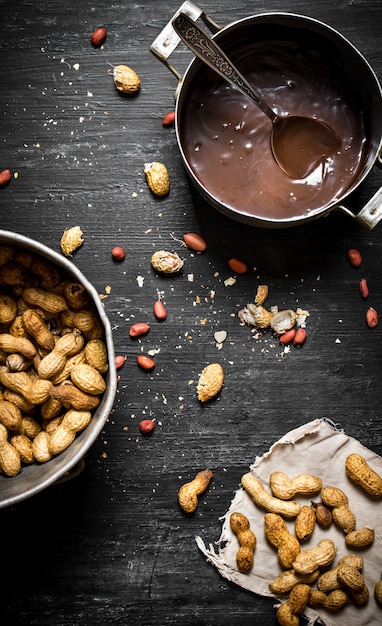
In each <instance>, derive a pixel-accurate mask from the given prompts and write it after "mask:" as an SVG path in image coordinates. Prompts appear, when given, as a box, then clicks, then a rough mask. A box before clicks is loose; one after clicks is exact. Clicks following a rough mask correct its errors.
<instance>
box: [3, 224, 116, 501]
mask: <svg viewBox="0 0 382 626" xmlns="http://www.w3.org/2000/svg"><path fill="white" fill-rule="evenodd" d="M3 245H9V246H14V247H17V246H19V247H23V248H25V249H28V250H29V251H30V252H34V253H36V254H39V255H40V256H42V257H44V258H45V259H46V260H48V261H50V262H51V263H55V264H56V265H57V266H58V267H59V268H60V269H61V270H63V271H64V272H66V273H67V274H68V275H69V276H72V277H73V278H75V279H76V281H77V282H80V283H81V284H83V286H84V287H85V289H86V291H87V293H88V294H89V295H90V297H91V300H92V304H93V305H94V307H95V309H96V311H97V313H98V315H99V317H100V320H101V322H102V325H103V328H104V332H105V337H104V340H105V343H106V347H107V354H108V362H109V369H108V372H107V376H106V380H107V389H106V391H105V393H104V395H103V397H102V400H101V403H100V405H99V406H98V408H97V410H96V411H95V413H94V414H93V416H92V420H91V422H90V424H89V425H88V426H87V427H86V428H85V430H84V431H82V432H81V433H79V435H77V437H76V439H75V440H74V442H73V443H72V444H71V446H69V448H67V450H64V451H63V452H62V453H61V454H59V455H57V456H56V457H54V458H53V459H51V460H50V461H47V462H46V463H42V464H36V463H33V464H32V465H29V466H23V468H22V471H21V472H20V473H19V474H18V475H17V476H13V477H6V476H2V475H0V482H1V483H3V484H2V486H1V489H0V509H1V508H4V507H7V506H11V505H13V504H16V503H18V502H20V501H22V500H26V499H27V498H30V497H32V496H33V495H36V494H37V493H39V492H41V491H42V490H43V489H46V488H47V487H49V486H51V485H54V484H55V483H59V482H60V481H64V480H67V479H68V478H69V477H71V475H73V477H74V476H77V475H78V473H80V471H81V470H82V469H83V466H84V463H83V457H84V456H85V454H86V453H87V452H88V450H89V449H90V448H91V446H92V445H93V444H94V442H95V441H96V439H97V438H98V436H99V435H100V433H101V431H102V429H103V428H104V425H105V424H106V422H107V419H108V417H109V415H110V412H111V410H112V408H113V405H114V401H115V396H116V392H117V373H116V366H115V353H114V343H113V337H112V330H111V324H110V321H109V318H108V316H107V314H106V311H105V308H104V306H103V304H102V302H101V300H100V297H99V295H98V293H97V290H96V289H95V287H94V286H93V285H92V283H90V281H89V280H88V279H87V278H86V276H85V275H84V274H83V273H82V271H81V270H80V269H79V268H78V267H77V266H76V265H75V264H74V263H73V262H72V261H70V260H69V259H67V258H66V257H64V256H62V255H61V254H59V253H58V252H56V251H55V250H53V249H52V248H49V247H48V246H47V245H45V244H43V243H40V242H39V241H36V240H35V239H32V238H30V237H26V236H25V235H21V234H19V233H16V232H13V231H8V230H2V229H0V246H3ZM91 425H92V428H91V429H90V430H89V428H90V426H91ZM75 444H76V445H75ZM72 446H73V448H72ZM49 464H51V465H49ZM34 467H37V468H39V470H40V471H39V472H37V473H38V474H46V475H45V476H44V477H43V478H42V480H41V481H39V482H38V484H33V476H32V477H29V476H28V477H27V479H26V478H25V474H26V472H27V471H28V469H30V470H31V472H33V468H34ZM45 469H46V470H47V471H46V472H45ZM23 470H24V476H23ZM21 477H23V479H21ZM18 479H19V480H18ZM8 481H9V482H8ZM11 481H12V482H11ZM20 482H21V484H24V483H27V485H28V486H27V487H26V489H25V490H23V491H19V492H18V491H17V484H18V485H19V484H20ZM4 487H6V489H4ZM4 492H5V493H4Z"/></svg>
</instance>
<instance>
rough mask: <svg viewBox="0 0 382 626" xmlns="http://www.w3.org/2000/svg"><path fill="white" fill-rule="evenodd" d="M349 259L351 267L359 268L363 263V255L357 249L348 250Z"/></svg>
mask: <svg viewBox="0 0 382 626" xmlns="http://www.w3.org/2000/svg"><path fill="white" fill-rule="evenodd" d="M348 259H349V261H350V265H352V266H353V267H359V266H360V265H361V263H362V255H361V253H360V251H359V250H356V249H355V248H350V249H349V250H348Z"/></svg>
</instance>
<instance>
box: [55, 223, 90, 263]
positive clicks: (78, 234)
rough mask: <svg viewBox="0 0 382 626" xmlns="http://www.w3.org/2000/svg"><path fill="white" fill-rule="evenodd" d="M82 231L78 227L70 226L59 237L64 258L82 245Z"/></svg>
mask: <svg viewBox="0 0 382 626" xmlns="http://www.w3.org/2000/svg"><path fill="white" fill-rule="evenodd" d="M82 235H83V233H82V230H81V228H80V227H79V226H72V228H67V229H66V230H65V231H64V234H63V235H62V237H61V242H60V245H61V250H62V252H63V253H64V254H65V256H70V255H71V254H72V253H73V252H74V251H75V250H77V248H80V247H81V246H82V244H83V243H84V240H83V239H82Z"/></svg>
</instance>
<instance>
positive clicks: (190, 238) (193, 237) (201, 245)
mask: <svg viewBox="0 0 382 626" xmlns="http://www.w3.org/2000/svg"><path fill="white" fill-rule="evenodd" d="M183 241H184V243H185V244H186V246H187V248H190V250H194V251H195V252H204V250H205V249H206V248H207V243H206V242H205V240H204V239H203V237H201V236H200V235H197V234H196V233H186V234H185V235H183Z"/></svg>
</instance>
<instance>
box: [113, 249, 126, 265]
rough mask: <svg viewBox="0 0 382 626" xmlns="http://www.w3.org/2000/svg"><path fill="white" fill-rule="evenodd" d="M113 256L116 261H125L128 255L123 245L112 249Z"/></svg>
mask: <svg viewBox="0 0 382 626" xmlns="http://www.w3.org/2000/svg"><path fill="white" fill-rule="evenodd" d="M111 256H112V257H113V259H114V261H123V260H124V258H125V256H126V255H125V251H124V249H123V248H121V246H114V248H113V249H112V251H111Z"/></svg>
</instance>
